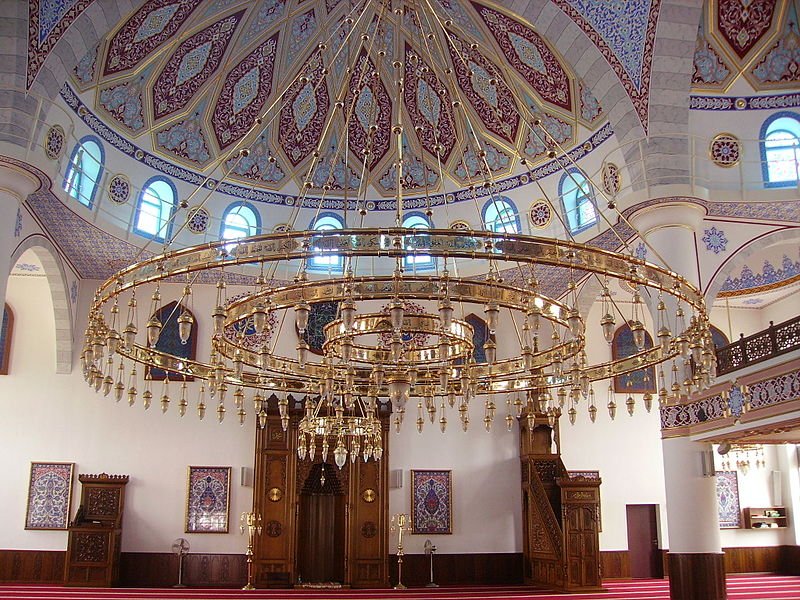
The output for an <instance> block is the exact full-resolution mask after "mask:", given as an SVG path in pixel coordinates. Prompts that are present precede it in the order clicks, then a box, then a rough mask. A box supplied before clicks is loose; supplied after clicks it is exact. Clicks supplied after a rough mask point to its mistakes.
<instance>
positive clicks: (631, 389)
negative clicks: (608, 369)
mask: <svg viewBox="0 0 800 600" xmlns="http://www.w3.org/2000/svg"><path fill="white" fill-rule="evenodd" d="M644 347H645V348H652V347H653V338H652V337H651V336H650V334H649V333H647V332H646V331H645V334H644ZM638 352H639V351H638V350H637V349H636V344H635V343H634V342H633V331H631V328H630V327H629V326H628V324H625V325H623V326H622V327H620V328H618V329H617V330H616V331H615V332H614V339H613V340H612V342H611V357H612V358H613V359H614V360H617V359H618V358H626V357H628V356H633V355H634V354H637V353H638ZM614 391H615V392H617V393H618V394H643V393H645V392H650V393H651V394H654V393H655V392H656V370H655V367H647V368H646V369H638V370H636V371H631V372H630V373H625V374H624V375H617V376H616V377H614Z"/></svg>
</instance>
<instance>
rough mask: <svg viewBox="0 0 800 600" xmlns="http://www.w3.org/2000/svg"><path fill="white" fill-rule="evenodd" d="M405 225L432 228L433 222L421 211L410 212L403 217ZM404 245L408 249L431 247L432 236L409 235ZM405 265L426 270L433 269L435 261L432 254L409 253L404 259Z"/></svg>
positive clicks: (417, 269) (411, 268)
mask: <svg viewBox="0 0 800 600" xmlns="http://www.w3.org/2000/svg"><path fill="white" fill-rule="evenodd" d="M403 227H407V228H409V229H430V228H431V222H430V221H429V220H428V217H427V216H425V215H424V214H422V213H420V212H412V213H408V214H407V215H406V216H405V218H404V219H403ZM403 246H404V248H405V249H406V250H419V249H425V248H430V236H429V235H414V236H407V237H406V239H405V240H403ZM403 265H404V266H405V268H406V269H409V270H412V271H425V270H430V269H433V267H434V265H435V263H434V261H433V257H432V256H431V255H430V254H408V255H407V256H406V257H405V258H404V259H403Z"/></svg>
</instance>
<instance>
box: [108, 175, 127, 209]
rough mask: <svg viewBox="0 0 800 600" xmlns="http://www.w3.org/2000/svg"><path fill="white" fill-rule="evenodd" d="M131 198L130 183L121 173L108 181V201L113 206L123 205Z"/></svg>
mask: <svg viewBox="0 0 800 600" xmlns="http://www.w3.org/2000/svg"><path fill="white" fill-rule="evenodd" d="M130 197H131V182H130V179H128V178H127V177H126V176H125V175H123V174H122V173H117V174H116V175H114V176H113V177H112V178H111V179H109V180H108V199H109V200H111V201H112V202H113V203H114V204H125V203H126V202H127V201H128V200H129V199H130Z"/></svg>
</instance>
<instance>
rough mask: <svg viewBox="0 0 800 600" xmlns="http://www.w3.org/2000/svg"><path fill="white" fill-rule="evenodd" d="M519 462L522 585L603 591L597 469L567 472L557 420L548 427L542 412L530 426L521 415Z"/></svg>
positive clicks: (574, 590) (569, 590) (567, 590)
mask: <svg viewBox="0 0 800 600" xmlns="http://www.w3.org/2000/svg"><path fill="white" fill-rule="evenodd" d="M554 436H555V437H554ZM554 442H555V443H554ZM554 446H555V450H554V449H553V447H554ZM520 462H521V464H522V519H523V576H524V579H525V583H526V584H529V585H536V586H542V587H548V588H551V589H555V590H562V591H565V592H576V591H581V592H589V591H599V590H602V589H603V588H602V582H601V577H600V547H599V546H600V544H599V533H600V483H601V480H600V474H599V472H597V471H567V470H566V468H565V467H564V463H562V462H561V453H560V447H559V439H558V420H556V421H555V422H554V423H553V427H550V425H549V424H548V422H547V417H546V416H545V415H542V414H537V415H536V420H535V423H534V424H533V427H532V428H529V426H528V420H527V418H526V416H525V415H523V417H522V418H521V419H520Z"/></svg>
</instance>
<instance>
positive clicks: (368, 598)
mask: <svg viewBox="0 0 800 600" xmlns="http://www.w3.org/2000/svg"><path fill="white" fill-rule="evenodd" d="M604 585H605V587H606V588H607V589H608V592H606V593H601V594H552V593H544V592H537V591H533V590H530V589H526V588H522V587H470V588H440V589H435V590H430V589H425V588H413V589H409V590H403V591H400V590H255V591H252V592H245V591H242V590H215V589H201V588H185V589H177V590H176V589H171V588H167V589H164V588H160V589H152V588H148V589H145V588H125V589H123V588H116V589H97V588H65V587H60V586H51V585H0V598H2V599H4V600H188V599H192V600H193V599H197V600H240V599H245V598H251V599H253V600H329V599H330V600H394V599H400V598H405V599H408V600H483V599H488V600H565V599H568V598H575V599H581V600H669V582H668V581H667V580H665V579H638V580H615V581H607V582H605V583H604ZM728 598H729V600H762V599H765V600H800V577H783V576H777V575H762V576H745V575H734V576H730V577H728Z"/></svg>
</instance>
